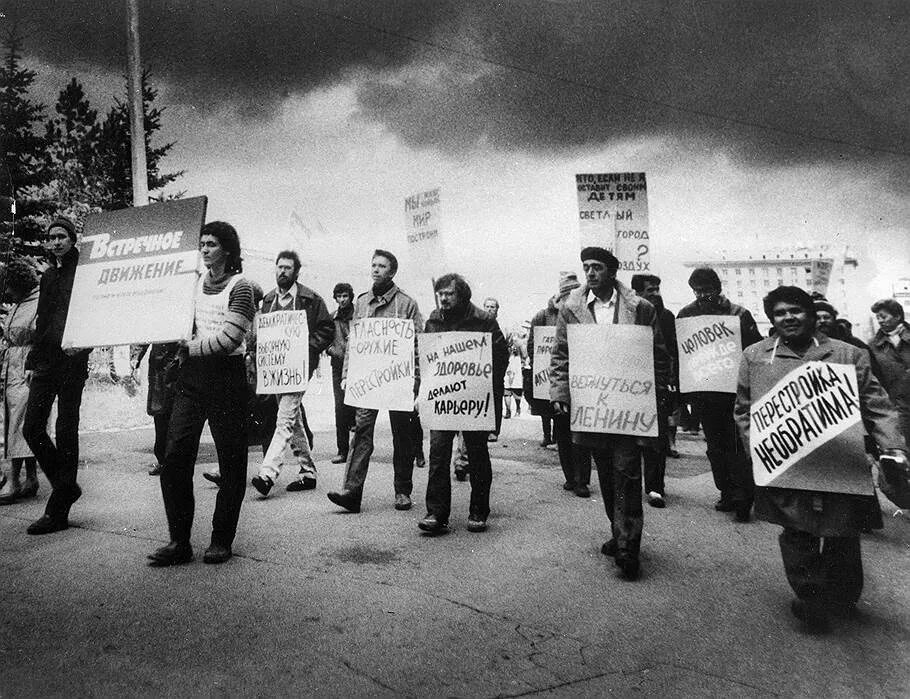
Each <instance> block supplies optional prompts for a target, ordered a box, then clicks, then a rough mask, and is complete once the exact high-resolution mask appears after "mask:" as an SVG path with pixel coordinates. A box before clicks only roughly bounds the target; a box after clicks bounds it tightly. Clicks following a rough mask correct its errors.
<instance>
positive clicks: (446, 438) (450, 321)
mask: <svg viewBox="0 0 910 699" xmlns="http://www.w3.org/2000/svg"><path fill="white" fill-rule="evenodd" d="M433 288H434V290H435V291H436V298H437V300H438V302H439V308H438V309H436V310H434V311H433V312H432V313H431V314H430V317H429V319H428V320H427V324H426V328H424V332H428V333H445V332H458V331H467V332H481V333H490V334H491V336H492V356H493V377H492V383H493V385H492V387H491V388H492V390H493V394H494V395H495V394H496V392H497V390H499V391H501V390H502V387H503V377H504V376H505V373H506V364H507V363H508V360H509V346H508V343H507V342H506V339H505V337H503V334H502V331H501V330H500V329H499V323H497V322H496V320H495V318H493V317H492V316H491V315H490V314H489V313H487V312H484V311H481V310H480V309H478V308H477V307H476V306H475V305H474V304H472V303H471V287H470V286H468V283H467V282H466V281H465V280H464V278H463V277H461V276H460V275H458V274H446V275H444V276H442V277H440V278H439V279H437V280H436V283H435V284H434V286H433ZM455 434H456V433H455V432H454V431H449V430H430V472H429V476H428V480H427V515H426V517H424V518H423V519H422V520H420V522H418V524H417V526H418V527H419V528H420V529H421V531H425V532H427V533H429V534H441V533H443V532H445V531H448V528H449V514H450V511H451V509H452V479H451V477H450V475H449V462H450V461H451V459H452V440H453V439H454V437H455ZM461 434H462V436H463V438H464V443H465V448H466V449H467V452H468V459H469V461H470V464H471V469H470V474H471V501H470V506H469V507H470V510H469V512H468V524H467V529H468V531H469V532H482V531H485V530H486V528H487V518H488V517H489V515H490V485H491V484H492V482H493V470H492V467H491V466H490V451H489V448H488V446H487V432H482V431H463V432H462V433H461Z"/></svg>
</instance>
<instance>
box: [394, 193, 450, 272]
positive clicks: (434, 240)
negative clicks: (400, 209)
mask: <svg viewBox="0 0 910 699" xmlns="http://www.w3.org/2000/svg"><path fill="white" fill-rule="evenodd" d="M440 223H441V214H440V199H439V188H438V187H437V188H436V189H431V190H428V191H426V192H418V193H417V194H413V195H411V196H409V197H405V200H404V230H405V237H406V239H407V250H408V253H409V255H410V257H411V261H412V262H413V263H414V265H415V266H416V267H419V268H421V269H423V270H424V271H425V272H429V274H430V275H431V276H438V275H440V274H442V273H443V272H444V267H445V254H444V253H445V250H444V247H443V243H442V228H441V226H440Z"/></svg>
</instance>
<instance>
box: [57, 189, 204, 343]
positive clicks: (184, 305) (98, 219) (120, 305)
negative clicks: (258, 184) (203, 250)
mask: <svg viewBox="0 0 910 699" xmlns="http://www.w3.org/2000/svg"><path fill="white" fill-rule="evenodd" d="M205 206H206V198H205V197H194V198H192V199H177V200H174V201H168V202H164V203H162V204H150V205H149V206H137V207H133V208H131V209H121V210H119V211H105V212H103V213H100V214H92V215H90V216H89V217H88V218H87V219H86V220H85V227H84V228H83V232H82V238H81V240H80V242H79V265H78V266H77V267H76V277H75V279H74V281H73V294H72V297H71V299H70V306H69V314H68V316H67V319H66V328H65V329H64V331H63V342H62V344H63V347H65V348H67V347H97V346H101V345H128V344H143V345H145V344H149V343H154V342H173V341H175V340H188V339H189V338H190V336H191V335H192V330H193V298H194V292H195V288H196V278H197V276H198V274H197V271H196V267H197V261H198V259H199V230H200V229H201V228H202V224H203V222H204V221H205Z"/></svg>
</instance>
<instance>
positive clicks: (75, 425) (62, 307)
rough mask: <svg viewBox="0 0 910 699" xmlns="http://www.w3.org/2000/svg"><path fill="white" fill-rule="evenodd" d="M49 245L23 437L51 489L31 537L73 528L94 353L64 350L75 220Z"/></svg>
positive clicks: (75, 257) (52, 234) (54, 228)
mask: <svg viewBox="0 0 910 699" xmlns="http://www.w3.org/2000/svg"><path fill="white" fill-rule="evenodd" d="M46 240H47V248H48V250H49V251H50V253H51V255H52V256H53V262H54V264H53V266H52V267H50V268H49V269H48V270H47V271H46V272H45V273H44V275H43V276H42V277H41V289H40V292H39V297H38V317H37V321H36V326H37V327H36V330H35V343H34V346H33V348H32V351H31V352H30V353H29V355H28V359H27V360H26V363H25V368H26V371H27V372H30V373H31V381H30V384H29V396H28V406H27V407H26V410H25V422H24V425H23V429H22V434H23V436H24V437H25V441H26V442H28V446H29V447H30V448H31V450H32V452H33V453H34V454H35V457H36V458H37V459H38V463H39V464H40V465H41V469H42V470H43V471H44V475H45V476H47V479H48V481H50V484H51V487H52V488H53V490H52V491H51V495H50V498H48V501H47V506H46V507H45V510H44V515H43V516H42V517H41V518H40V519H38V520H37V521H35V522H33V523H32V524H31V525H29V527H28V533H29V534H50V533H51V532H56V531H60V530H61V529H66V528H67V527H69V511H70V507H71V506H72V504H73V503H74V502H76V500H78V499H79V496H81V495H82V489H81V488H80V487H79V486H78V484H77V483H76V471H77V469H78V467H79V407H80V406H81V404H82V389H83V388H84V387H85V380H86V378H87V377H88V355H89V352H90V351H91V350H74V349H70V348H68V349H66V350H64V349H63V348H62V347H61V342H62V340H63V330H64V328H65V327H66V316H67V313H68V312H69V303H70V296H71V295H72V292H73V279H74V277H75V275H76V265H77V264H78V263H79V251H78V250H77V249H76V227H75V226H74V225H73V223H72V221H70V220H68V219H65V218H58V219H56V220H55V221H53V222H52V223H51V225H50V226H48V229H47V234H46ZM55 398H56V399H57V430H56V434H57V444H56V446H55V445H54V443H53V442H52V441H51V438H50V436H49V435H48V434H47V419H48V416H49V415H50V412H51V406H52V405H53V404H54V399H55Z"/></svg>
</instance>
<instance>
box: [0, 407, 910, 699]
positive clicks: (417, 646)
mask: <svg viewBox="0 0 910 699" xmlns="http://www.w3.org/2000/svg"><path fill="white" fill-rule="evenodd" d="M537 429H538V425H537V423H536V422H535V421H532V420H526V419H522V420H511V421H509V422H507V423H506V426H505V429H504V439H503V441H501V442H500V443H499V444H497V445H495V446H494V448H493V457H494V462H493V463H494V474H495V476H494V478H495V480H494V485H493V514H492V516H491V519H490V529H489V531H488V532H486V533H484V534H471V533H469V532H467V531H466V530H465V529H464V523H465V520H466V518H467V496H468V490H467V486H466V484H461V483H455V484H453V486H454V498H455V501H454V512H453V517H452V523H453V525H454V531H453V532H452V533H451V534H449V535H448V536H444V537H438V538H428V537H425V536H422V535H420V533H419V532H418V530H417V528H416V522H417V519H418V518H419V517H420V516H421V515H422V514H423V510H422V508H421V507H419V504H420V503H421V501H422V492H423V490H424V488H425V485H426V471H418V472H417V475H416V484H415V495H416V496H417V502H418V506H417V507H415V509H414V510H412V511H411V512H396V511H395V510H393V509H392V507H391V504H392V485H391V465H390V456H391V455H390V451H389V446H388V445H389V444H390V438H389V436H388V432H387V429H385V430H383V431H380V432H379V433H378V434H379V436H378V442H379V443H380V446H379V448H377V451H376V457H375V461H374V465H373V467H372V470H371V473H370V476H369V478H368V481H367V489H366V493H365V498H364V511H363V512H362V513H361V514H360V515H352V514H344V513H341V512H339V511H338V510H337V509H336V508H334V506H332V505H331V503H329V502H328V501H327V500H326V498H325V491H326V490H327V489H330V488H334V487H337V486H338V485H339V481H340V473H341V472H340V467H338V466H330V465H329V464H328V463H327V462H325V461H321V462H320V480H319V488H318V490H317V491H314V492H308V493H286V492H285V491H284V490H283V489H280V490H278V491H276V492H275V494H274V496H273V497H270V498H269V499H267V500H263V499H261V498H259V497H258V495H257V494H256V493H255V491H253V490H249V491H248V495H247V500H246V502H245V503H244V508H243V511H242V513H241V523H240V532H239V535H238V538H237V541H236V542H235V552H236V555H235V558H234V559H233V560H232V561H230V562H229V563H228V564H226V565H223V566H207V565H203V564H202V563H201V562H199V561H196V562H194V563H192V564H190V565H186V566H181V567H178V568H173V569H152V568H148V567H146V565H145V555H146V553H148V552H149V551H151V550H152V549H153V548H155V547H156V546H158V545H160V544H161V542H163V541H164V540H165V538H166V528H165V523H164V515H163V512H162V506H161V502H160V494H159V492H158V484H157V479H155V478H150V477H148V476H146V475H145V466H146V464H147V462H148V460H149V458H150V456H149V452H150V448H149V447H150V440H151V433H150V432H149V431H148V430H140V431H132V432H122V433H106V434H90V435H84V436H83V442H82V444H83V456H84V457H85V462H86V467H85V469H84V471H83V472H82V475H81V482H82V486H83V489H84V491H85V495H84V496H83V498H82V500H80V502H79V503H78V505H77V506H76V507H75V509H74V512H73V515H72V518H71V519H72V522H73V524H74V525H75V526H74V527H73V528H71V529H70V530H68V531H66V532H61V533H58V534H54V535H50V536H45V537H29V536H27V535H26V534H25V532H24V530H25V526H26V525H27V524H28V522H29V521H31V520H32V519H34V518H36V517H37V516H38V515H39V514H40V513H41V511H42V507H43V501H44V498H46V496H47V488H46V487H43V488H42V491H41V493H40V496H39V499H38V500H37V501H32V502H29V503H24V504H18V505H15V506H11V507H5V508H0V696H3V697H20V696H22V697H26V696H29V697H31V696H54V695H67V696H73V695H76V696H115V695H130V696H134V695H135V696H161V695H165V694H171V695H179V696H183V695H206V696H227V695H244V696H299V695H319V696H367V695H369V696H393V695H402V696H466V697H468V696H470V697H494V696H528V695H540V696H603V695H612V694H615V695H620V696H627V695H631V694H641V695H658V694H666V695H671V696H721V695H723V696H746V697H752V696H756V697H758V696H796V695H813V696H820V695H831V696H893V697H899V696H907V695H908V694H910V652H908V651H910V646H908V640H907V639H908V635H910V634H908V632H910V588H908V582H907V581H908V580H910V556H908V546H910V526H908V522H907V520H904V519H902V518H900V517H897V518H889V519H888V521H887V523H886V528H885V529H884V530H883V531H882V532H879V533H876V534H874V535H870V536H868V537H866V538H865V540H864V543H863V547H864V561H865V564H866V590H865V592H864V594H863V598H862V600H861V603H860V609H859V613H858V614H857V615H856V617H855V618H852V619H849V620H845V621H841V622H839V623H838V624H837V625H836V626H835V627H834V628H833V629H832V630H831V632H830V633H828V634H826V635H809V634H807V633H805V632H804V631H803V630H802V629H801V628H800V627H799V625H798V623H797V622H796V621H795V620H793V619H792V618H791V617H790V615H789V612H788V604H789V601H790V591H789V588H788V586H787V584H786V581H785V580H784V576H783V572H782V569H781V564H780V560H779V554H778V550H777V543H776V528H775V527H772V526H769V525H766V524H763V523H750V524H744V525H743V524H735V523H733V522H732V521H730V520H729V519H728V518H727V517H726V516H725V515H721V514H718V513H716V512H714V511H713V509H712V507H711V504H712V502H713V500H714V493H713V486H712V484H711V478H710V474H709V473H708V472H707V470H708V469H707V464H706V462H705V460H704V457H703V456H701V455H698V453H699V452H700V451H701V450H702V449H703V443H702V442H700V441H694V440H687V441H684V442H682V446H683V450H684V451H685V452H686V453H687V455H686V456H685V458H683V459H681V460H679V461H673V462H671V477H670V478H669V481H668V492H669V507H668V508H667V509H665V510H662V511H658V510H652V509H650V508H647V507H646V513H645V536H644V541H643V550H642V563H643V571H644V572H643V577H642V579H641V580H639V581H637V582H633V583H630V582H626V581H623V580H621V579H620V578H618V577H617V575H616V571H615V568H614V566H613V565H612V562H611V560H610V559H605V558H604V557H603V556H601V555H600V553H599V549H600V545H601V543H602V542H603V541H604V540H605V539H606V538H607V533H606V532H607V527H606V517H605V515H604V512H603V505H602V502H601V501H600V498H599V493H598V492H597V489H596V488H594V497H592V498H591V499H590V500H582V499H579V498H576V497H574V496H573V495H571V494H568V493H565V492H564V491H563V490H562V489H561V487H560V486H561V478H560V472H559V469H558V466H557V465H556V455H555V454H554V453H553V452H551V451H548V450H544V449H540V448H538V447H537V446H536V444H535V441H536V439H537V438H538V437H537V433H536V431H537ZM330 443H331V436H330V434H329V433H328V432H326V431H320V432H318V433H317V447H318V446H319V445H326V444H330ZM213 454H214V450H213V447H212V445H211V444H203V447H202V451H201V455H200V461H202V462H208V461H212V460H214V456H213ZM252 456H253V454H252V452H251V457H252ZM322 456H323V458H327V457H326V452H325V451H323V452H322ZM253 461H254V459H253V458H251V462H253ZM250 475H252V471H251V474H250ZM197 480H198V483H197V490H196V492H197V527H196V530H195V533H194V544H195V546H196V548H197V550H198V551H199V552H200V553H201V550H202V549H203V548H204V547H205V545H206V544H207V541H208V534H209V525H208V520H209V519H210V515H211V511H212V506H213V501H214V494H215V489H214V487H212V486H210V485H209V484H207V483H206V482H205V481H202V480H201V479H197Z"/></svg>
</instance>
